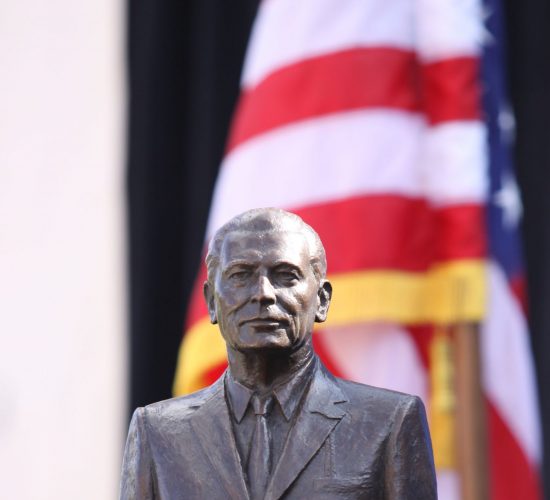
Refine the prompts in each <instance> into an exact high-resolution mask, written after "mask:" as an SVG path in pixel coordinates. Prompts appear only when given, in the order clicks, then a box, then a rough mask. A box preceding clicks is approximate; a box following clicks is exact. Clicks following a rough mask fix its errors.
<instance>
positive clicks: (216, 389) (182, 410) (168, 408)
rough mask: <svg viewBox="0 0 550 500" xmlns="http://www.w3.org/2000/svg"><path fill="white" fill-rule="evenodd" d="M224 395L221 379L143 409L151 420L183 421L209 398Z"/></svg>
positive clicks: (144, 414)
mask: <svg viewBox="0 0 550 500" xmlns="http://www.w3.org/2000/svg"><path fill="white" fill-rule="evenodd" d="M219 393H221V394H222V395H223V381H222V380H221V379H220V380H218V381H217V382H215V383H214V384H212V385H210V386H208V387H206V388H204V389H201V390H199V391H197V392H193V393H192V394H188V395H186V396H179V397H176V398H171V399H165V400H163V401H159V402H157V403H152V404H150V405H147V406H145V407H144V408H143V409H142V412H143V416H144V417H145V419H146V420H148V421H150V422H153V421H155V422H157V423H160V422H162V421H173V420H174V419H177V420H178V421H182V420H185V419H187V418H188V417H190V416H191V415H192V414H193V413H194V412H195V411H196V409H197V408H200V407H201V406H202V405H203V404H204V403H206V402H207V401H208V400H209V399H211V398H213V397H216V396H217V395H218V394H219Z"/></svg>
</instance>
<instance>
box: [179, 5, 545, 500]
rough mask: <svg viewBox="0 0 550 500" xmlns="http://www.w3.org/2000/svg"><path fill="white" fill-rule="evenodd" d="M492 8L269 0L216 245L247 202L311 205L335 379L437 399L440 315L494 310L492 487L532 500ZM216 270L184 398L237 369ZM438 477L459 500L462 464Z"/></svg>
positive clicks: (488, 373) (532, 465) (488, 352)
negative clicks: (328, 293) (218, 308)
mask: <svg viewBox="0 0 550 500" xmlns="http://www.w3.org/2000/svg"><path fill="white" fill-rule="evenodd" d="M490 3H491V5H490V6H489V7H490V10H485V9H484V8H483V6H482V5H481V3H480V2H479V1H477V0H462V1H458V0H417V1H412V0H392V1H391V2H383V1H382V0H367V1H366V0H345V1H344V2H342V1H337V0H302V1H300V2H293V1H292V0H264V1H263V2H262V3H261V5H260V8H259V11H258V14H257V18H256V20H255V24H254V27H253V30H252V34H251V37H250V41H249V46H248V51H247V56H246V60H245V64H244V68H243V71H242V80H241V96H240V99H239V102H238V105H237V110H236V113H235V117H234V120H233V124H232V127H231V131H230V136H229V141H228V146H227V152H226V155H225V158H224V161H223V164H222V166H221V169H220V174H219V178H218V182H217V186H216V190H215V194H214V199H213V202H212V207H211V212H210V218H209V225H208V229H207V237H206V239H207V240H208V239H209V238H210V237H211V235H212V234H213V232H214V231H215V230H216V229H217V228H218V227H219V226H221V225H222V224H223V223H224V222H226V221H227V220H228V219H230V218H231V217H233V216H234V215H236V214H238V213H240V212H243V211H245V210H247V209H249V208H255V207H264V206H275V207H282V208H285V209H289V210H291V211H293V212H295V213H297V214H298V215H300V216H301V217H303V218H304V220H305V221H306V222H308V223H309V224H310V225H312V226H313V227H314V228H315V229H316V230H317V232H318V233H319V235H320V237H321V239H322V241H323V243H324V245H325V248H326V250H327V257H328V272H329V279H330V280H331V281H332V283H333V286H334V301H333V304H332V306H331V311H330V312H329V322H328V323H327V324H326V326H324V327H323V328H322V329H321V330H319V331H317V332H316V334H315V335H314V339H315V344H316V348H317V351H318V352H319V354H320V355H321V357H322V359H323V361H324V362H325V364H327V365H328V366H329V368H330V369H331V370H332V371H333V372H335V373H336V374H337V375H340V376H344V377H346V378H350V379H354V380H357V381H360V382H363V383H369V384H373V385H380V386H384V387H389V388H393V389H398V390H401V391H404V392H410V393H414V394H418V395H420V396H421V397H422V398H423V399H424V401H425V403H426V405H427V407H428V409H430V407H431V406H433V404H432V403H433V394H432V392H433V391H432V389H433V384H432V385H431V384H430V371H431V370H432V369H433V367H432V361H433V360H432V358H431V354H430V345H431V342H432V340H433V338H434V333H433V332H434V328H433V326H434V325H442V324H450V323H454V322H457V321H458V322H461V321H476V322H477V321H479V322H481V321H483V329H482V345H481V350H482V353H481V354H482V362H483V381H482V382H483V388H484V392H485V395H486V398H487V401H488V409H489V411H488V415H489V443H490V446H489V447H490V471H491V481H490V483H491V484H490V487H491V498H493V499H498V500H501V499H502V500H504V499H508V498H510V499H512V498H514V499H516V498H525V499H531V498H537V497H538V496H537V495H538V485H537V476H536V472H535V471H536V464H537V461H538V460H539V458H540V450H539V448H538V446H539V442H540V441H539V435H538V430H537V429H538V421H537V408H536V401H535V396H534V394H535V385H534V378H533V369H532V366H531V359H530V354H529V349H528V332H527V329H526V322H525V316H524V313H523V311H522V309H521V301H520V300H519V299H518V297H519V295H518V294H519V290H520V288H521V286H520V283H521V266H520V257H519V253H518V252H517V248H518V247H517V235H516V234H515V230H516V229H517V223H518V220H519V217H518V216H519V212H518V211H519V206H520V204H519V201H518V200H519V198H518V195H517V189H515V183H514V177H513V172H512V169H511V164H510V161H509V159H508V157H507V154H509V144H508V143H507V142H506V141H507V139H506V137H502V133H503V131H506V130H508V129H509V128H510V127H511V126H512V118H511V114H510V113H509V112H508V111H507V108H506V106H505V93H504V89H503V84H502V65H501V61H499V58H501V54H500V53H499V52H498V50H499V49H498V47H499V46H498V44H496V43H495V40H497V39H498V38H499V33H498V31H497V30H496V27H497V26H499V22H500V21H499V9H498V8H497V7H498V5H497V4H496V2H490ZM484 18H487V20H488V24H487V28H486V27H485V26H484V24H483V20H484ZM488 35H491V36H492V37H493V41H492V42H491V40H488ZM484 42H485V43H486V47H487V48H486V49H485V51H484V53H483V57H481V56H482V51H483V43H484ZM480 68H481V69H482V72H483V78H484V82H485V83H484V86H483V87H482V84H481V81H480ZM483 90H485V91H483ZM482 94H483V97H484V103H483V104H484V105H485V115H486V116H487V118H488V121H487V123H488V126H486V124H485V122H484V121H483V119H482V117H483V116H484V112H483V109H482V101H481V95H482ZM487 139H489V140H487ZM488 145H489V147H488ZM487 172H489V173H490V175H487ZM486 216H487V217H488V221H489V223H488V224H487V221H486ZM514 249H516V250H514ZM205 276H206V271H205V269H204V268H202V269H201V270H200V272H199V276H198V278H197V283H196V287H195V292H194V297H193V299H192V303H191V306H190V310H189V313H188V318H187V330H186V333H185V336H184V341H183V343H182V348H181V351H180V361H179V368H178V373H177V377H176V384H175V392H176V393H177V394H180V393H186V392H191V391H193V390H196V389H199V388H201V387H203V386H204V385H207V384H209V383H211V382H212V381H213V380H214V379H215V378H217V377H218V376H219V375H220V373H221V372H222V371H223V370H224V368H225V366H226V361H225V345H224V343H223V341H222V340H221V337H220V335H219V333H218V331H217V330H216V328H215V327H213V326H211V325H210V324H209V321H208V316H207V311H206V307H205V305H204V303H203V299H202V294H201V289H202V282H203V281H204V279H205ZM512 374H513V375H512ZM432 413H433V412H432ZM435 452H436V459H437V456H438V453H439V451H438V449H437V443H436V450H435ZM439 481H440V483H439V490H440V492H439V495H440V498H442V499H451V498H459V497H460V491H459V486H458V484H459V483H458V479H457V477H456V471H454V470H452V469H449V468H447V469H443V468H441V469H440V471H439ZM518 492H521V494H519V493H518Z"/></svg>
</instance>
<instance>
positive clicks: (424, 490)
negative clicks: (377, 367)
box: [120, 361, 437, 500]
mask: <svg viewBox="0 0 550 500" xmlns="http://www.w3.org/2000/svg"><path fill="white" fill-rule="evenodd" d="M298 411H299V413H298V414H297V415H296V419H295V422H294V425H293V426H292V428H291V429H290V431H289V434H288V438H287V439H286V443H285V445H284V448H283V451H282V455H281V458H280V460H279V462H278V463H277V464H276V465H275V466H274V469H273V472H272V475H271V478H270V482H269V485H268V487H267V491H266V495H265V499H266V500H277V499H280V498H284V499H289V500H290V499H309V498H312V499H313V498H314V499H344V498H345V499H360V498H361V499H369V500H375V499H376V500H378V499H380V500H382V499H391V500H397V499H400V500H405V499H410V500H412V499H414V500H433V499H436V498H437V493H436V484H435V472H434V464H433V457H432V449H431V442H430V436H429V432H428V426H427V423H426V416H425V412H424V407H423V405H422V402H421V401H420V399H419V398H417V397H414V396H409V395H405V394H401V393H398V392H393V391H388V390H384V389H378V388H374V387H370V386H366V385H362V384H356V383H353V382H348V381H344V380H341V379H338V378H335V377H333V376H332V375H331V374H330V373H328V372H327V371H326V370H325V368H324V367H323V366H322V365H321V363H320V362H319V361H317V367H316V368H315V370H314V372H313V375H312V381H311V383H310V386H309V388H308V390H307V392H306V394H305V395H304V400H303V404H302V405H301V407H300V409H299V410H298ZM273 438H274V439H276V436H274V437H273ZM120 498H121V499H122V500H150V499H162V500H181V499H207V500H226V499H228V498H231V499H239V500H242V499H244V500H246V499H249V494H248V491H247V487H246V482H245V479H244V476H243V470H242V467H241V463H240V459H239V454H238V452H237V449H236V444H235V438H234V436H233V431H232V427H231V421H230V415H229V412H228V408H227V403H226V398H225V389H224V383H223V377H222V378H220V379H219V380H218V381H217V382H215V383H214V384H213V385H211V386H210V387H208V388H206V389H204V390H202V391H199V392H196V393H194V394H191V395H189V396H185V397H181V398H176V399H171V400H167V401H162V402H160V403H155V404H152V405H150V406H147V407H145V408H138V409H137V410H136V411H135V413H134V417H133V419H132V422H131V424H130V431H129V434H128V441H127V443H126V451H125V454H124V463H123V472H122V484H121V494H120Z"/></svg>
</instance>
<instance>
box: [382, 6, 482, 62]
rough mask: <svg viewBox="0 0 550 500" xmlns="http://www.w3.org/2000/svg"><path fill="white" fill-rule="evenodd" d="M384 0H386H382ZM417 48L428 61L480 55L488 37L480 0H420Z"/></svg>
mask: <svg viewBox="0 0 550 500" xmlns="http://www.w3.org/2000/svg"><path fill="white" fill-rule="evenodd" d="M379 1H383V0H379ZM412 3H414V4H415V9H416V10H415V22H416V33H415V35H416V41H415V43H416V50H417V52H418V53H419V56H420V59H421V60H423V61H426V62H432V61H435V60H440V59H446V58H449V57H456V56H469V55H472V56H473V55H479V53H480V51H481V45H482V43H483V41H484V37H485V31H484V29H485V28H484V26H483V15H482V14H483V11H482V5H481V1H480V0H416V1H414V2H412Z"/></svg>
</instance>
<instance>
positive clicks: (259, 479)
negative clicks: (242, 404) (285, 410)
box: [248, 395, 273, 500]
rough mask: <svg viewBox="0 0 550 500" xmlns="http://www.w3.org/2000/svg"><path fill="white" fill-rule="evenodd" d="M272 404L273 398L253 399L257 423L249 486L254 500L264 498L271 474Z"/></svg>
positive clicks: (253, 438)
mask: <svg viewBox="0 0 550 500" xmlns="http://www.w3.org/2000/svg"><path fill="white" fill-rule="evenodd" d="M272 404H273V398H272V397H269V398H265V399H260V398H259V397H258V396H256V395H254V396H253V397H252V408H253V409H254V413H255V415H256V423H255V427H254V434H253V435H252V445H251V447H250V455H249V457H248V484H249V486H250V496H251V498H252V499H253V500H259V499H261V498H263V497H264V495H265V490H266V488H267V481H268V479H269V474H270V472H271V442H270V441H271V440H270V435H269V429H268V427H267V416H268V414H269V411H270V409H271V406H272Z"/></svg>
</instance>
